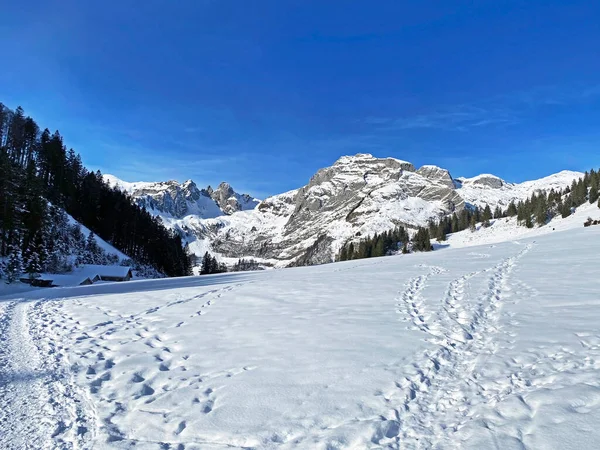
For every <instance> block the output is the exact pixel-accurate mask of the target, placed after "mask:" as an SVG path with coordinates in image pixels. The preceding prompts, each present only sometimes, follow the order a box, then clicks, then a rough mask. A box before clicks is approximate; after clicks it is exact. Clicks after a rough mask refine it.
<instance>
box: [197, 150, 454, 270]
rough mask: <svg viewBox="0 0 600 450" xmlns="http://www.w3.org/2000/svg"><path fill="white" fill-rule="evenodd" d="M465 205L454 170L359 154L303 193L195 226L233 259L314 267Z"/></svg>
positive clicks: (326, 170) (315, 179) (327, 170)
mask: <svg viewBox="0 0 600 450" xmlns="http://www.w3.org/2000/svg"><path fill="white" fill-rule="evenodd" d="M463 207H464V201H463V199H462V197H460V195H458V193H457V192H456V189H455V186H454V183H453V180H452V177H451V176H450V174H449V173H448V171H446V170H444V169H440V168H437V167H433V166H426V167H423V168H421V169H419V170H415V167H414V166H413V165H412V164H411V163H409V162H406V161H400V160H398V159H394V158H375V157H373V156H372V155H368V154H358V155H356V156H344V157H342V158H340V159H339V160H338V161H336V162H335V163H334V164H333V165H332V166H331V167H327V168H324V169H321V170H319V171H318V172H317V173H316V174H315V175H314V176H313V177H312V178H311V179H310V180H309V182H308V184H307V185H306V186H304V187H302V188H300V189H297V190H294V191H290V192H287V193H285V194H281V195H276V196H273V197H270V198H267V199H266V200H264V201H263V202H261V203H260V204H259V205H258V207H257V208H256V209H255V210H254V211H247V212H241V213H236V214H233V215H231V216H230V217H227V218H218V219H214V220H208V221H202V223H198V224H197V225H198V226H196V227H193V226H192V227H191V228H192V229H193V233H194V234H195V235H196V236H198V237H200V238H201V239H203V240H205V241H209V242H210V243H211V244H210V245H211V248H212V250H213V251H214V252H216V253H218V254H220V255H222V256H225V257H231V258H239V257H242V256H244V257H248V256H251V257H255V258H261V259H263V260H268V261H269V262H271V263H273V264H274V265H278V266H281V265H306V264H318V263H323V262H329V261H331V260H332V258H333V256H334V255H335V254H336V253H337V251H338V249H339V247H340V246H341V245H342V244H343V243H344V242H345V241H346V240H348V239H351V238H354V237H356V236H357V235H358V236H363V235H369V234H373V233H375V232H381V231H386V230H388V229H391V228H393V227H395V226H397V225H405V226H408V227H411V228H414V227H417V226H420V225H425V224H427V222H428V221H429V220H432V219H436V218H439V217H440V216H442V215H444V214H448V213H450V212H452V211H455V210H457V209H460V208H463ZM192 248H193V246H192Z"/></svg>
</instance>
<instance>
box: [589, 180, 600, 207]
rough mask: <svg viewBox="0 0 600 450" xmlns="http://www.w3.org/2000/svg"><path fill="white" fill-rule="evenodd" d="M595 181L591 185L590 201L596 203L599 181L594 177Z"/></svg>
mask: <svg viewBox="0 0 600 450" xmlns="http://www.w3.org/2000/svg"><path fill="white" fill-rule="evenodd" d="M594 180H595V181H594V182H593V183H592V185H591V187H590V192H589V198H590V199H589V200H590V203H596V202H597V201H598V197H599V196H598V182H597V181H596V179H595V178H594Z"/></svg>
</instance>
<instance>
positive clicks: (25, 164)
mask: <svg viewBox="0 0 600 450" xmlns="http://www.w3.org/2000/svg"><path fill="white" fill-rule="evenodd" d="M0 210H1V211H2V214H1V216H0V261H2V260H6V264H2V265H1V266H0V278H2V279H5V281H7V282H9V283H12V282H14V281H15V280H17V279H18V278H19V277H20V275H21V274H22V272H23V271H25V272H26V273H28V274H30V275H31V276H34V277H35V275H36V274H39V273H41V272H51V273H52V272H54V271H58V272H61V271H66V270H68V267H67V266H68V265H69V261H68V260H69V258H70V257H72V256H73V255H74V252H73V250H74V248H81V247H82V245H81V241H82V240H83V241H84V242H85V238H84V237H83V236H82V232H81V230H79V229H74V228H73V226H72V225H73V220H74V221H76V222H77V223H79V224H81V225H82V226H83V227H85V228H86V229H88V230H90V231H92V232H93V233H94V235H96V236H99V237H100V238H101V239H102V241H101V242H105V243H107V244H110V246H111V247H114V248H115V249H118V251H119V254H120V255H121V256H122V255H124V254H127V255H129V256H130V257H131V258H132V259H133V260H134V261H135V263H136V264H138V265H140V266H151V267H152V268H153V269H154V272H158V273H162V274H164V275H168V276H180V275H186V274H188V273H191V266H190V263H191V261H190V257H189V254H188V253H187V251H186V249H185V248H184V246H183V242H182V240H181V237H180V236H179V235H178V234H177V233H174V232H173V231H172V230H168V229H167V228H165V227H164V225H163V224H162V223H160V221H159V220H157V219H156V218H155V217H153V216H152V215H151V214H149V213H148V212H147V211H145V210H144V208H142V207H140V206H139V205H137V204H135V203H133V202H132V201H131V199H130V197H129V196H128V195H127V194H126V193H124V192H121V191H120V190H115V189H112V188H111V187H110V186H109V185H108V184H106V183H105V182H104V180H103V178H102V174H101V173H100V172H99V171H96V172H93V171H89V170H87V169H86V168H85V166H84V165H83V162H82V160H81V157H80V156H79V155H78V154H77V153H75V151H74V150H73V149H67V148H66V146H65V145H64V143H63V138H62V136H61V135H60V133H59V132H58V131H56V132H54V133H50V131H49V130H48V129H47V128H46V129H44V130H43V131H41V130H40V128H39V126H38V125H37V123H36V122H35V121H34V120H33V119H32V118H31V117H28V116H26V115H25V112H24V111H23V109H22V108H20V107H19V108H17V109H16V110H15V111H12V110H10V109H8V108H6V107H5V106H4V105H3V104H1V103H0ZM65 213H66V214H68V215H69V216H70V219H68V218H67V217H66V216H65ZM75 228H76V227H75ZM92 241H93V240H92ZM92 247H94V248H93V250H95V249H96V247H98V246H97V245H96V246H92ZM98 248H100V247H98ZM100 250H102V249H101V248H100ZM111 253H113V252H111ZM115 258H117V259H118V256H115Z"/></svg>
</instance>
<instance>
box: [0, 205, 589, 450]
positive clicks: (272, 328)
mask: <svg viewBox="0 0 600 450" xmlns="http://www.w3.org/2000/svg"><path fill="white" fill-rule="evenodd" d="M588 216H590V217H592V218H593V219H599V218H600V210H599V209H598V208H597V206H596V205H588V206H583V207H581V209H580V210H578V211H577V212H576V213H575V214H574V215H572V216H570V217H567V218H565V219H562V218H555V219H553V220H552V221H551V222H550V224H548V225H546V226H544V227H541V228H534V229H532V230H528V229H526V228H524V227H519V228H518V229H519V230H521V232H522V233H526V234H523V235H522V236H520V237H519V238H518V240H516V239H515V236H517V234H516V233H515V230H517V228H516V227H515V225H514V223H511V220H513V219H498V220H495V221H492V224H491V226H490V227H488V228H485V229H483V228H482V229H479V230H477V231H476V232H471V231H469V230H466V231H463V232H460V233H456V234H455V235H452V236H449V240H448V244H447V245H449V248H446V249H444V250H440V251H434V252H431V253H418V254H412V255H398V256H392V257H384V258H372V259H365V260H353V261H347V262H340V263H336V264H328V265H321V266H312V267H302V268H292V269H286V270H270V271H261V272H247V273H243V274H239V273H237V274H223V275H214V276H210V275H209V276H202V277H186V278H171V279H161V280H148V281H134V282H129V283H112V284H104V285H97V286H96V285H95V286H84V287H76V288H55V289H51V290H36V291H31V292H27V293H22V294H20V295H12V296H5V297H3V298H1V299H0V308H1V314H2V315H1V317H2V318H1V320H0V340H1V342H2V346H1V347H0V424H1V429H2V433H1V434H0V440H1V442H0V447H2V448H7V449H20V448H61V449H62V448H96V449H104V448H106V449H109V448H111V449H112V448H122V449H133V448H135V449H157V450H158V449H167V448H169V449H182V450H183V449H185V450H191V449H225V448H229V449H231V448H239V449H242V448H246V449H248V448H254V449H275V448H281V449H288V448H289V449H292V448H294V449H296V448H301V449H347V448H350V449H382V448H391V449H394V448H399V449H431V448H434V449H487V448H490V449H491V448H497V449H523V448H525V449H542V448H548V449H550V448H551V449H583V448H597V447H599V446H600V429H599V428H598V426H597V425H598V423H600V331H599V328H598V323H599V321H600V298H599V297H598V292H599V291H600V282H599V281H598V276H597V275H598V255H599V254H600V226H591V227H586V228H584V227H583V226H582V222H583V221H584V220H585V219H586V218H587V217H588ZM494 230H495V232H494ZM492 235H493V236H496V239H495V240H492V239H491V238H490V236H492ZM477 236H480V237H481V240H480V241H477ZM492 241H493V242H495V243H491V242H492ZM477 244H479V245H477ZM461 247H462V248H461Z"/></svg>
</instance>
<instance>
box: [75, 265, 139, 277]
mask: <svg viewBox="0 0 600 450" xmlns="http://www.w3.org/2000/svg"><path fill="white" fill-rule="evenodd" d="M130 270H131V267H127V266H104V265H99V264H84V265H82V266H81V268H80V272H81V273H82V274H87V276H89V277H90V278H93V277H94V276H95V275H99V276H100V277H126V276H127V274H128V273H129V271H130Z"/></svg>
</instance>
